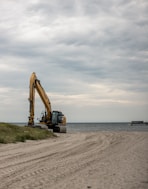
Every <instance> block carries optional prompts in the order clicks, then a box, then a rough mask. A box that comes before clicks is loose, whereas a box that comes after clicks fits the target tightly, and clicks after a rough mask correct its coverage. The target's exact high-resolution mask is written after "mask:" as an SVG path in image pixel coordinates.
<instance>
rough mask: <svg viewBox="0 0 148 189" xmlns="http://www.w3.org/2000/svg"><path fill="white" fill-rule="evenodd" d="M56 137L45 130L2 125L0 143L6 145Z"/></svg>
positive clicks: (0, 125)
mask: <svg viewBox="0 0 148 189" xmlns="http://www.w3.org/2000/svg"><path fill="white" fill-rule="evenodd" d="M55 136H56V135H55V134H54V133H52V132H51V131H48V130H44V129H39V128H31V127H25V126H24V127H21V126H17V125H12V124H9V123H0V143H4V144H7V143H16V142H25V141H26V140H41V139H47V138H51V137H55Z"/></svg>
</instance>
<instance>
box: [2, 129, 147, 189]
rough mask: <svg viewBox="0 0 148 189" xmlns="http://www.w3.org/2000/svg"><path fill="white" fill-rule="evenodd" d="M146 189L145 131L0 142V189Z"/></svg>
mask: <svg viewBox="0 0 148 189" xmlns="http://www.w3.org/2000/svg"><path fill="white" fill-rule="evenodd" d="M49 188H50V189H88V188H91V189H147V188H148V132H91V133H67V134H58V137H57V138H54V139H48V140H41V141H27V142H25V143H17V144H0V189H49Z"/></svg>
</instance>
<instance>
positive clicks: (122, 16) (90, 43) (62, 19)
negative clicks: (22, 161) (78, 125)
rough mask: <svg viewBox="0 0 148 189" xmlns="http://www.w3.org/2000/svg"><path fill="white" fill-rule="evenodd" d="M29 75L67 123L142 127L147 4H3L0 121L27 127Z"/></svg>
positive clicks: (32, 0) (105, 0) (9, 0)
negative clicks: (138, 124) (132, 123)
mask: <svg viewBox="0 0 148 189" xmlns="http://www.w3.org/2000/svg"><path fill="white" fill-rule="evenodd" d="M32 72H35V73H36V75H37V77H38V79H39V80H40V82H41V84H42V86H43V88H44V89H45V91H46V93H47V95H48V97H49V99H50V102H51V106H52V110H59V111H62V112H63V113H64V115H65V116H66V118H67V122H120V121H121V122H122V121H125V122H126V121H127V122H130V121H132V120H143V121H148V1H147V0H62V1H60V0H54V1H52V0H29V1H24V0H1V1H0V122H26V123H27V122H28V116H29V101H28V97H29V80H30V76H31V74H32ZM43 111H44V105H43V103H42V101H41V100H40V98H39V96H38V94H37V93H36V101H35V121H37V118H40V113H41V112H43Z"/></svg>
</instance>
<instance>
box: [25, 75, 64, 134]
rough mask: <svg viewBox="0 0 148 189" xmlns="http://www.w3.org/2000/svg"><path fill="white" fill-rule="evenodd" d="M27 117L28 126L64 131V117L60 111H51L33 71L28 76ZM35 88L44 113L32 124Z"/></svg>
mask: <svg viewBox="0 0 148 189" xmlns="http://www.w3.org/2000/svg"><path fill="white" fill-rule="evenodd" d="M29 89H30V90H29V99H28V100H29V117H28V126H30V127H41V128H45V127H47V128H49V129H53V131H54V132H60V133H66V117H65V116H64V114H63V113H62V112H60V111H52V110H51V103H50V100H49V98H48V96H47V94H46V93H45V90H44V89H43V87H42V85H41V83H40V81H39V80H38V79H37V77H36V74H35V72H33V73H32V75H31V77H30V86H29ZM35 90H36V91H37V92H38V94H39V96H40V98H41V100H42V102H43V104H44V106H45V113H44V114H43V115H42V117H41V119H40V121H39V123H38V125H35V124H34V112H35V111H34V110H35Z"/></svg>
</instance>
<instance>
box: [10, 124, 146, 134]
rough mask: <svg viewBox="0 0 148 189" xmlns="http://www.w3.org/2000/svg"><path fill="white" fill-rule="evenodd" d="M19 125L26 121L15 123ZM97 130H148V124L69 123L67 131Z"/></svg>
mask: <svg viewBox="0 0 148 189" xmlns="http://www.w3.org/2000/svg"><path fill="white" fill-rule="evenodd" d="M13 124H16V125H19V126H24V125H27V124H26V123H13ZM95 131H148V125H140V124H139V125H133V126H131V125H130V123H128V122H120V123H117V122H116V123H109V122H107V123H67V132H95Z"/></svg>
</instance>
